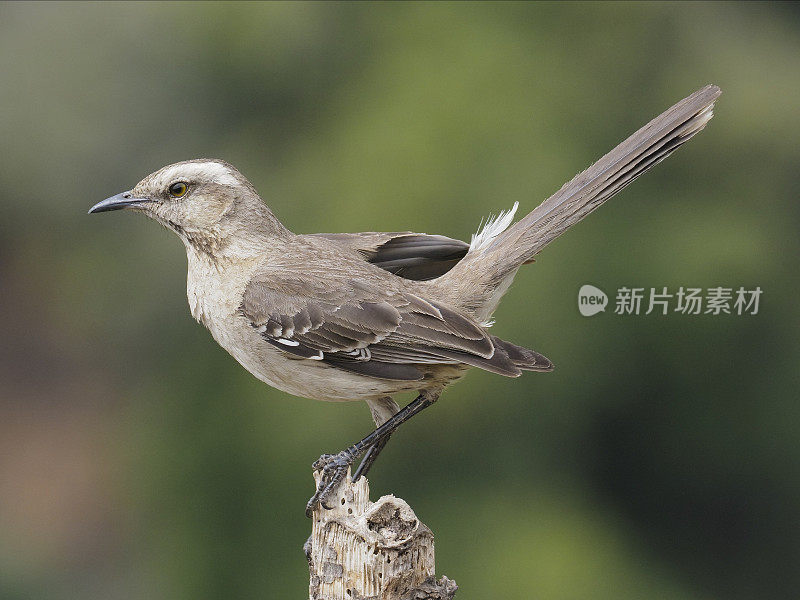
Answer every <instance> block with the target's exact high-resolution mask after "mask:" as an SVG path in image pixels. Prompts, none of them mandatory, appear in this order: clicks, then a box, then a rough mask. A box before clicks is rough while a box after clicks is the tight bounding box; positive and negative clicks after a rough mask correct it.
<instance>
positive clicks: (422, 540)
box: [305, 473, 458, 600]
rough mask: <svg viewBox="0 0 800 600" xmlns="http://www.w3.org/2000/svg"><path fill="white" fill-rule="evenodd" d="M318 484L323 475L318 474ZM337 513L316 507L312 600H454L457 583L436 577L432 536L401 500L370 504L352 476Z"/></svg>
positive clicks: (309, 553) (310, 551)
mask: <svg viewBox="0 0 800 600" xmlns="http://www.w3.org/2000/svg"><path fill="white" fill-rule="evenodd" d="M314 477H315V479H316V480H317V482H318V480H319V473H316V474H315V475H314ZM331 504H333V505H334V506H333V508H332V509H330V510H327V509H325V508H322V507H320V508H317V510H316V511H314V514H313V516H312V529H311V537H310V538H309V539H308V542H306V546H305V552H306V557H307V558H308V568H309V571H310V583H309V598H310V600H451V599H452V598H453V597H454V596H455V593H456V590H457V589H458V586H456V584H455V582H454V581H451V580H449V579H448V578H447V577H442V578H441V579H440V580H439V581H437V580H436V578H435V576H434V575H435V562H434V551H433V533H431V530H430V529H428V528H427V527H426V526H425V525H424V524H423V523H421V522H420V520H419V519H417V516H416V515H415V514H414V511H413V510H411V507H410V506H409V505H408V504H407V503H406V502H405V500H401V499H400V498H395V497H394V496H392V495H389V496H383V497H382V498H380V499H379V500H378V501H377V502H370V500H369V483H368V482H367V479H366V478H365V477H361V478H360V479H359V480H358V481H357V482H355V483H353V482H352V480H351V478H350V474H349V473H348V476H347V478H346V479H345V481H344V482H343V483H342V485H341V487H340V489H339V493H338V494H337V495H336V496H335V500H332V501H331Z"/></svg>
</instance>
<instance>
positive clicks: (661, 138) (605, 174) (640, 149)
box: [436, 85, 721, 318]
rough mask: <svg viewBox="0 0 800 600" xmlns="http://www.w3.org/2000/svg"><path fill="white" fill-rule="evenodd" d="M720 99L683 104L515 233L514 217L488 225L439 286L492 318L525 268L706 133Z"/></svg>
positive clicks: (705, 91) (710, 89)
mask: <svg viewBox="0 0 800 600" xmlns="http://www.w3.org/2000/svg"><path fill="white" fill-rule="evenodd" d="M720 93H721V92H720V89H719V88H718V87H717V86H715V85H707V86H705V87H704V88H702V89H700V90H697V91H696V92H695V93H693V94H692V95H691V96H688V97H686V98H684V99H683V100H681V101H680V102H678V103H677V104H675V105H674V106H673V107H672V108H670V109H668V110H667V111H666V112H664V113H662V114H661V115H659V116H657V117H656V118H655V119H653V120H652V121H650V122H649V123H648V124H647V125H645V126H644V127H642V128H641V129H640V130H639V131H637V132H636V133H634V134H633V135H632V136H630V137H629V138H628V139H626V140H625V141H624V142H622V143H621V144H619V145H618V146H617V147H616V148H614V149H613V150H612V151H611V152H609V153H608V154H606V155H605V156H603V157H602V158H601V159H600V160H598V161H597V162H596V163H594V164H593V165H592V166H591V167H589V168H588V169H586V170H585V171H583V172H582V173H579V174H578V175H576V176H575V177H574V178H573V179H572V180H571V181H570V182H568V183H566V184H564V186H563V187H562V188H561V189H560V190H558V191H557V192H556V193H555V194H553V195H552V196H550V197H549V198H548V199H547V200H545V201H544V202H542V203H541V204H540V205H539V206H537V207H536V208H535V209H533V211H531V212H530V213H529V214H528V215H527V216H525V217H524V218H522V219H521V220H519V221H518V222H517V223H515V224H514V225H512V226H511V227H508V225H509V224H510V222H511V220H512V218H513V211H512V212H511V213H504V214H503V215H501V216H500V217H499V218H498V219H495V220H494V221H492V222H490V223H488V224H487V226H486V227H484V230H483V231H482V232H481V233H480V234H478V235H477V236H476V237H475V238H473V243H472V245H471V247H470V251H469V252H468V253H467V255H466V256H465V257H464V258H463V259H462V260H461V261H460V262H459V263H458V264H457V265H456V266H455V267H454V268H453V269H452V270H450V271H449V272H448V273H446V274H445V275H444V276H442V277H440V278H439V280H436V281H437V282H439V281H440V282H441V283H442V284H443V287H444V286H447V287H451V286H454V287H455V290H454V291H455V293H456V294H457V295H458V296H457V297H458V298H459V300H460V302H459V303H460V304H461V305H462V306H464V308H467V309H468V310H470V311H471V312H473V314H476V315H479V316H481V317H482V318H488V316H489V315H491V313H492V312H493V311H494V309H495V308H496V307H497V303H498V302H499V301H500V298H501V297H502V295H503V293H505V291H506V289H508V286H509V285H510V284H511V280H512V279H513V276H514V274H515V273H516V271H517V269H518V268H519V267H520V265H522V264H523V263H525V262H527V261H530V260H531V259H532V258H533V257H534V256H535V255H536V254H537V253H538V252H539V251H540V250H541V249H542V248H544V247H545V246H546V245H547V244H549V243H550V242H552V241H553V240H554V239H555V238H557V237H558V236H559V235H561V234H562V233H564V232H565V231H566V230H567V229H569V228H570V227H572V226H573V225H574V224H575V223H577V222H578V221H580V220H581V219H583V218H584V217H585V216H586V215H588V214H589V213H591V212H592V211H593V210H595V209H596V208H597V207H598V206H600V205H601V204H603V203H604V202H605V201H606V200H608V199H609V198H611V197H612V196H613V195H614V194H616V193H617V192H619V191H620V190H621V189H622V188H624V187H625V186H626V185H628V184H629V183H630V182H632V181H633V180H634V179H636V178H637V177H639V175H641V174H642V173H644V172H645V171H647V170H648V169H650V168H651V167H652V166H654V165H655V164H657V163H659V162H661V161H662V160H664V159H665V158H666V157H667V156H669V155H670V154H672V152H674V151H675V150H676V149H677V148H678V147H679V146H680V145H681V144H683V143H685V142H686V141H688V140H689V139H691V138H692V137H693V136H694V135H695V134H697V133H698V132H699V131H701V130H702V129H703V127H705V126H706V124H707V123H708V121H709V120H710V119H711V117H712V115H713V112H712V111H713V107H714V102H715V101H716V99H717V98H718V97H719V95H720ZM514 209H516V205H515V207H514Z"/></svg>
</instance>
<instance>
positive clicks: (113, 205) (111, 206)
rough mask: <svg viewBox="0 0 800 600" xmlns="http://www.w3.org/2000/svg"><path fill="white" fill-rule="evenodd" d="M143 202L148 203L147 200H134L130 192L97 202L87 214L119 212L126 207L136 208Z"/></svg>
mask: <svg viewBox="0 0 800 600" xmlns="http://www.w3.org/2000/svg"><path fill="white" fill-rule="evenodd" d="M143 202H149V200H148V199H147V198H134V197H133V194H131V192H122V193H121V194H117V195H116V196H111V198H106V199H105V200H103V201H101V202H98V203H97V204H95V205H94V206H93V207H92V208H90V209H89V214H92V213H99V212H106V211H107V210H119V209H120V208H127V207H128V206H136V205H137V204H142V203H143Z"/></svg>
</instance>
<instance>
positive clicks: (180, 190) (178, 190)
mask: <svg viewBox="0 0 800 600" xmlns="http://www.w3.org/2000/svg"><path fill="white" fill-rule="evenodd" d="M188 189H189V186H187V185H186V184H185V183H183V182H182V181H179V182H178V183H173V184H172V185H171V186H169V195H170V196H172V197H173V198H180V197H181V196H183V195H184V194H186V191H187V190H188Z"/></svg>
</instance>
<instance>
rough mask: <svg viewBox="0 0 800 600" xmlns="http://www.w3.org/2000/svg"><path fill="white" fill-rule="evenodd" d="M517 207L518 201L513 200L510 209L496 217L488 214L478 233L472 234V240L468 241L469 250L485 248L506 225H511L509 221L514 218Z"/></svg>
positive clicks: (477, 250) (476, 250)
mask: <svg viewBox="0 0 800 600" xmlns="http://www.w3.org/2000/svg"><path fill="white" fill-rule="evenodd" d="M517 208H519V202H514V206H513V207H512V208H511V210H504V211H503V212H501V213H500V214H499V215H497V216H496V217H495V216H493V215H490V216H489V218H488V219H487V221H486V224H485V225H483V226H482V227H481V229H480V231H478V233H476V234H474V235H473V236H472V240H470V243H469V251H470V252H479V251H480V250H483V249H485V248H487V247H488V246H489V244H491V243H492V240H494V238H496V237H497V236H498V235H500V234H501V233H503V232H504V231H505V230H506V229H508V226H509V225H511V221H513V220H514V214H515V213H516V212H517Z"/></svg>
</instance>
